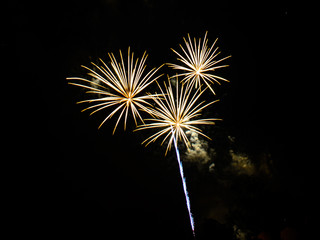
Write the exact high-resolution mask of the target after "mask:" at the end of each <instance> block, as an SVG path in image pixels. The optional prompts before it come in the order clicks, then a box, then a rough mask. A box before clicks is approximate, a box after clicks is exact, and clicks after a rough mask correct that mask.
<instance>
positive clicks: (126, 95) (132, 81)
mask: <svg viewBox="0 0 320 240" xmlns="http://www.w3.org/2000/svg"><path fill="white" fill-rule="evenodd" d="M119 52H120V62H118V61H117V60H116V58H115V56H114V54H113V53H111V54H110V53H109V54H108V55H109V58H110V61H111V67H109V66H108V65H107V64H106V63H105V62H104V61H103V60H101V59H99V60H100V62H101V65H100V66H98V65H97V64H95V63H92V65H93V69H91V68H88V67H86V66H82V67H83V68H85V69H86V70H88V71H89V72H88V75H89V76H90V77H91V78H89V79H87V78H80V77H70V78H67V80H71V81H72V82H69V84H72V85H75V86H78V87H82V88H85V89H87V90H88V91H87V93H90V94H94V95H95V96H96V97H95V98H92V99H88V100H84V101H80V102H78V103H90V104H92V105H91V106H89V107H87V108H85V109H83V110H82V111H86V110H93V111H92V112H91V114H93V113H96V112H98V111H100V110H103V109H106V108H110V107H111V108H112V110H111V112H110V113H109V115H107V117H106V118H105V119H104V120H103V121H102V123H101V124H100V126H99V128H100V127H101V126H102V125H103V124H104V123H105V121H107V120H108V119H110V118H111V117H112V116H113V115H115V114H116V113H119V116H118V119H117V122H116V124H115V127H114V130H113V133H114V132H115V130H116V128H117V126H118V124H119V121H120V120H121V118H122V117H124V129H126V122H127V118H128V114H129V112H131V113H132V116H133V119H134V121H135V123H136V125H137V118H139V119H140V120H141V122H143V119H142V117H141V115H140V113H139V110H146V108H147V106H148V105H150V103H148V102H147V100H150V99H152V98H153V97H156V96H157V95H148V94H145V93H144V92H143V91H144V90H145V89H146V87H148V86H149V85H150V84H151V83H153V82H154V81H155V80H156V79H158V78H159V77H160V76H161V75H159V76H157V77H155V76H154V75H155V73H156V72H157V71H158V70H159V68H161V66H160V67H159V68H153V69H152V70H150V71H149V72H148V73H146V74H144V72H145V68H146V65H145V62H146V59H147V54H146V52H144V54H143V56H142V58H141V60H140V61H139V58H137V59H136V60H135V61H134V53H133V52H132V53H131V54H130V47H129V48H128V60H127V62H126V63H125V61H124V59H123V56H122V52H121V50H120V51H119ZM91 114H90V115H91Z"/></svg>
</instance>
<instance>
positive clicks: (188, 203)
mask: <svg viewBox="0 0 320 240" xmlns="http://www.w3.org/2000/svg"><path fill="white" fill-rule="evenodd" d="M171 133H172V136H173V144H174V148H175V149H176V154H177V160H178V164H179V170H180V176H181V180H182V185H183V191H184V196H185V198H186V203H187V208H188V213H189V219H190V224H191V229H192V233H193V236H195V232H194V220H193V216H192V213H191V206H190V199H189V194H188V190H187V183H186V178H185V177H184V173H183V165H182V162H181V160H180V153H179V149H178V146H177V141H176V138H175V137H174V134H173V129H172V127H171Z"/></svg>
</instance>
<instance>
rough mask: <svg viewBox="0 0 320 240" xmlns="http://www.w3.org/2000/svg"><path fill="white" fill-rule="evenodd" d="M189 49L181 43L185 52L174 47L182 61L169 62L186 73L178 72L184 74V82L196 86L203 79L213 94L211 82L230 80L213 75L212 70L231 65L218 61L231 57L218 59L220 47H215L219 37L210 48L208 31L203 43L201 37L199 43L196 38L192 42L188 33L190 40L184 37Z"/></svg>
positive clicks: (198, 85) (174, 67)
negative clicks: (221, 63) (178, 62)
mask: <svg viewBox="0 0 320 240" xmlns="http://www.w3.org/2000/svg"><path fill="white" fill-rule="evenodd" d="M183 40H184V42H185V45H186V47H187V49H185V48H183V46H182V45H181V44H180V48H181V50H182V51H183V54H181V53H179V52H177V51H176V50H174V49H172V51H173V52H174V53H176V54H177V55H178V56H179V58H178V60H179V61H180V62H181V63H182V65H179V64H172V63H168V65H169V66H170V67H172V68H173V69H176V70H181V71H183V72H184V73H181V74H177V75H176V76H183V77H184V78H183V79H182V82H190V83H192V84H193V85H195V88H198V87H200V86H201V81H203V82H204V83H205V84H206V85H207V86H208V88H209V89H210V90H211V92H212V93H213V94H215V92H214V90H213V88H212V87H211V84H213V83H214V82H216V83H217V84H219V85H220V82H219V80H222V81H226V82H229V81H228V80H227V79H225V78H223V77H220V76H217V75H213V74H212V72H214V71H215V70H217V69H219V68H224V67H228V66H229V65H218V63H220V62H222V61H224V60H225V59H227V58H229V57H231V56H228V57H224V58H221V59H219V60H217V59H216V58H217V56H218V55H219V54H220V52H217V50H218V47H216V48H215V49H214V46H215V44H216V42H217V40H218V39H216V40H215V41H214V43H213V44H212V46H211V47H210V48H208V46H207V43H208V39H207V32H206V34H205V36H204V39H203V42H202V44H201V39H199V42H198V43H197V41H196V39H195V38H194V42H193V43H192V41H191V38H190V35H189V34H188V40H189V41H187V40H186V39H185V38H183Z"/></svg>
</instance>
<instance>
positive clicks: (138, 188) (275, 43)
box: [1, 0, 313, 239]
mask: <svg viewBox="0 0 320 240" xmlns="http://www.w3.org/2000/svg"><path fill="white" fill-rule="evenodd" d="M257 2H259V3H257ZM8 11H9V12H10V13H11V14H9V16H8V18H6V19H5V20H4V21H2V22H4V23H6V24H5V30H9V31H10V34H7V36H6V37H5V38H4V39H2V40H1V47H2V49H3V52H4V56H5V57H6V58H7V63H8V64H7V65H6V69H7V71H5V72H6V73H9V76H10V78H9V79H17V81H15V83H12V84H11V83H10V84H11V89H13V90H12V91H11V94H13V95H14V94H16V93H15V91H14V88H16V87H17V86H19V87H22V88H23V89H28V90H25V91H24V94H23V96H24V98H23V101H22V103H21V106H23V107H22V108H21V109H20V110H19V109H16V110H18V111H20V112H19V114H18V116H19V118H16V120H15V122H14V124H15V125H16V126H17V128H18V129H19V130H18V131H17V132H18V133H17V135H16V137H15V140H14V143H13V145H14V146H17V145H19V146H21V147H19V148H14V150H12V153H13V156H16V157H17V158H18V159H19V161H15V160H14V159H15V158H12V160H13V161H14V164H13V165H14V166H13V171H12V172H13V174H12V175H11V176H10V178H9V180H8V182H9V183H10V184H11V183H13V185H14V186H15V187H13V190H12V189H11V190H12V191H13V192H14V193H15V195H14V196H17V197H13V201H12V202H13V204H12V205H13V206H12V207H11V208H12V212H14V214H11V217H12V216H13V220H12V221H13V223H14V224H16V226H19V227H17V228H16V231H17V232H20V233H22V234H25V235H26V236H29V235H30V236H33V237H34V238H36V239H46V238H47V237H49V236H54V237H56V238H61V236H63V237H64V238H67V237H72V238H78V237H84V238H86V239H96V237H97V236H100V238H99V239H111V237H112V238H113V239H133V238H137V239H192V233H191V230H190V227H189V222H188V215H187V209H186V205H185V200H184V194H183V189H182V185H181V180H180V175H179V170H178V165H177V162H176V158H175V154H174V152H173V151H171V152H169V153H168V155H167V156H165V146H162V147H161V146H160V142H156V143H155V144H151V145H150V146H148V147H146V148H145V147H144V146H142V145H141V142H142V141H143V140H144V139H145V138H146V137H147V136H149V135H150V132H147V131H145V132H132V130H133V129H134V125H133V124H129V126H128V129H127V131H125V132H124V131H123V124H122V123H120V125H119V127H118V129H117V131H116V133H115V134H114V135H112V130H113V126H114V123H115V121H114V119H111V121H108V122H106V124H105V125H104V126H103V127H102V128H101V129H100V130H98V126H99V124H100V122H101V121H102V120H103V119H104V116H105V114H106V113H107V112H108V111H105V112H103V111H101V112H99V113H97V114H94V115H92V116H89V114H88V113H87V112H84V113H81V109H82V106H80V105H77V104H76V102H77V101H80V100H83V99H85V97H86V96H85V95H84V92H83V90H81V89H79V88H77V87H74V86H70V85H68V84H67V81H66V77H71V76H79V75H81V74H82V75H83V74H85V71H84V70H83V69H82V68H81V67H80V65H86V66H89V65H90V62H91V61H93V62H96V61H97V59H98V58H102V59H104V60H106V61H108V56H107V53H108V52H113V53H115V54H116V55H118V51H119V49H122V51H123V52H126V50H127V48H128V46H131V49H132V51H134V52H135V54H136V56H141V55H142V54H143V52H144V51H145V50H146V51H147V53H148V54H149V57H148V60H147V69H151V68H153V67H158V66H160V65H161V64H163V63H166V62H175V57H176V56H175V55H174V53H173V52H172V51H171V50H170V48H174V49H178V45H179V44H182V43H183V37H186V36H187V34H188V33H189V34H190V35H191V36H192V37H196V38H200V37H201V38H203V36H204V34H205V32H206V31H208V39H209V44H212V43H213V41H214V40H215V39H216V38H219V40H218V42H217V45H218V46H219V49H220V50H221V56H222V57H224V56H228V55H232V57H231V58H230V59H228V60H226V63H228V64H229V65H230V67H228V68H224V69H222V70H221V71H220V72H219V74H220V75H221V76H223V77H225V78H227V79H229V80H230V83H222V85H221V86H216V90H217V96H216V97H213V96H212V95H210V94H207V95H204V97H208V98H209V97H210V98H212V97H213V98H217V99H220V102H219V103H217V104H215V105H214V106H212V107H210V109H209V110H208V112H206V113H204V115H205V116H206V117H219V118H223V119H224V121H222V122H219V123H217V125H216V126H210V127H205V128H203V129H204V131H205V132H206V134H207V135H208V136H210V137H211V138H212V139H213V140H212V141H207V140H205V139H202V141H205V150H206V152H207V155H208V156H209V158H208V159H206V161H202V160H201V157H199V159H197V157H193V158H189V160H186V161H185V165H184V166H185V174H186V178H187V184H188V188H189V192H190V198H191V207H192V211H193V213H194V217H195V222H196V233H197V234H198V239H211V238H212V239H232V234H234V233H232V229H233V228H234V226H237V228H239V229H241V231H243V232H246V233H247V234H248V236H249V235H250V236H251V235H256V234H258V233H259V232H261V231H267V232H271V233H272V234H274V235H276V234H280V231H281V229H283V228H284V226H285V225H286V224H291V225H293V226H295V228H296V229H298V231H299V232H300V233H304V229H306V228H307V227H308V224H309V221H310V220H309V218H310V212H311V211H312V204H311V202H310V200H309V199H311V198H312V194H313V193H312V190H311V187H309V186H310V181H311V177H310V174H309V173H308V174H307V172H308V171H309V170H308V169H309V167H310V165H311V164H312V159H311V158H309V157H308V155H307V153H306V151H307V150H305V149H304V144H305V143H306V142H307V141H309V140H308V139H307V138H306V137H305V136H306V135H305V130H306V126H305V125H306V124H307V121H306V120H305V119H306V116H307V115H308V114H307V111H308V110H307V109H306V108H304V107H303V103H302V100H303V99H304V95H305V94H306V93H305V92H304V89H305V88H304V86H303V84H302V83H301V82H300V81H299V82H298V80H302V79H300V78H299V74H300V73H299V69H300V67H299V65H300V62H301V59H303V57H302V54H301V52H300V50H299V47H298V46H299V45H301V44H302V43H305V39H306V37H307V36H306V33H305V32H304V31H303V30H302V29H303V26H301V25H297V22H298V20H297V18H296V17H297V15H295V13H294V11H293V10H292V6H291V5H290V4H288V3H287V2H285V1H202V0H197V1H186V0H184V1H171V0H162V1H156V0H132V1H130V0H127V1H125V0H123V1H120V0H118V1H117V0H97V1H61V2H60V1H58V2H57V1H44V2H42V3H40V4H36V3H30V2H29V1H20V2H19V1H12V2H10V3H9V5H8ZM160 72H161V73H164V74H167V73H168V72H169V69H168V68H167V67H163V68H162V69H161V71H160ZM162 80H165V77H164V78H162ZM154 87H156V85H154ZM150 90H151V91H152V90H154V91H155V89H152V88H151V89H150ZM11 99H12V98H11ZM13 100H14V99H13ZM13 100H12V101H13ZM15 108H19V106H15ZM148 134H149V135H148ZM181 152H182V155H183V154H184V152H185V149H184V148H183V147H182V148H181ZM20 154H23V155H24V156H23V157H18V156H20ZM27 156H28V157H27ZM183 159H187V156H186V155H183V156H182V160H183ZM244 162H245V163H246V164H247V165H246V167H244V166H243V164H244ZM213 164H214V165H213ZM15 168H17V169H21V174H20V172H19V173H18V171H17V172H16V171H15V170H14V169H15ZM307 176H308V177H307ZM11 208H10V209H11ZM17 229H19V231H18V230H17ZM115 236H116V237H115ZM277 236H278V235H277Z"/></svg>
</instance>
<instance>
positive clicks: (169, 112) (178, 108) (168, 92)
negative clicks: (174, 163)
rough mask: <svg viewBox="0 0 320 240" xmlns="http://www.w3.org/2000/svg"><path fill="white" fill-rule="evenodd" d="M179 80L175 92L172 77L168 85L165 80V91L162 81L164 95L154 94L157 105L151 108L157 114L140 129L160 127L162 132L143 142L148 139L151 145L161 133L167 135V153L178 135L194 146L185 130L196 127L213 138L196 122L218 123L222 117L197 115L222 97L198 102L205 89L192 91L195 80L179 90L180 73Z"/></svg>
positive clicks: (151, 111)
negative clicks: (205, 102)
mask: <svg viewBox="0 0 320 240" xmlns="http://www.w3.org/2000/svg"><path fill="white" fill-rule="evenodd" d="M157 84H158V82H157ZM175 84H176V91H175V92H176V93H175V94H174V91H173V89H172V86H171V82H170V79H169V81H168V86H167V84H166V83H164V85H165V91H164V90H163V89H162V88H161V87H160V85H159V84H158V86H159V89H160V91H161V94H160V95H161V96H159V95H156V96H151V97H152V99H153V100H154V102H155V104H156V107H155V108H148V111H149V113H150V114H151V115H153V116H154V118H152V119H146V121H147V120H148V121H151V122H150V123H147V124H144V125H142V126H139V127H138V130H141V129H150V128H158V129H159V128H160V130H159V131H158V132H156V133H155V134H153V135H152V136H150V137H148V138H147V139H146V140H145V141H144V142H143V144H144V143H146V145H148V144H149V143H151V142H154V141H156V140H157V139H158V138H159V137H161V136H164V139H163V141H162V143H161V144H163V143H164V142H165V141H166V140H167V139H169V141H168V146H167V149H166V153H167V152H168V150H170V149H171V145H172V143H173V140H174V138H175V139H176V141H177V142H178V141H181V140H182V142H183V143H184V144H185V145H186V146H187V147H189V146H190V142H189V140H188V137H187V135H186V133H185V131H187V130H190V131H194V132H196V133H198V134H200V135H202V136H204V137H206V138H208V139H210V138H209V137H208V136H206V135H205V134H203V133H202V131H201V129H199V128H198V127H196V126H195V125H202V124H215V122H214V121H216V120H221V119H218V118H207V119H197V117H199V116H200V115H201V114H200V112H201V111H202V110H203V109H204V108H206V107H208V106H209V105H211V104H213V103H215V102H217V101H219V100H216V101H211V102H209V103H207V104H204V101H202V102H200V103H197V101H198V99H199V97H200V96H201V94H202V93H203V92H204V91H201V90H200V88H198V89H197V90H195V91H192V90H193V88H192V85H191V84H184V85H182V86H181V89H180V90H179V81H178V77H176V82H175Z"/></svg>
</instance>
